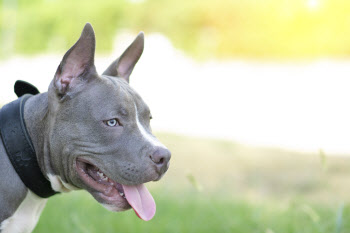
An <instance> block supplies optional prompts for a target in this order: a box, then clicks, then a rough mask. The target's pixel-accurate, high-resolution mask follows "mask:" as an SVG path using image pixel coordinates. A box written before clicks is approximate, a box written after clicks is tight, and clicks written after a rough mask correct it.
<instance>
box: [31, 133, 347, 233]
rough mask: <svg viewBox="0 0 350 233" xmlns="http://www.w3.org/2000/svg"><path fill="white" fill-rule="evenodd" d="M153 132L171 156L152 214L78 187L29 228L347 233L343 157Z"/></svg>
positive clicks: (53, 203) (37, 232) (59, 198)
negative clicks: (109, 203)
mask: <svg viewBox="0 0 350 233" xmlns="http://www.w3.org/2000/svg"><path fill="white" fill-rule="evenodd" d="M158 136H159V137H160V138H161V140H162V141H163V142H165V144H167V145H168V146H169V148H170V149H171V150H172V153H173V158H172V164H171V168H170V170H169V172H168V174H167V175H166V176H165V177H164V178H163V179H162V180H161V181H160V182H156V183H150V184H148V185H147V186H148V187H149V189H150V191H151V193H152V194H153V196H154V198H155V200H156V203H157V213H156V216H155V217H154V219H152V220H151V221H149V222H144V221H142V220H140V219H139V218H137V217H136V215H135V214H134V212H133V211H127V212H123V213H112V212H109V211H107V210H105V209H104V208H103V207H102V206H100V205H99V204H98V203H97V202H96V201H95V200H94V199H93V198H92V197H91V196H90V195H89V194H88V193H87V192H85V191H76V192H72V193H69V194H60V195H57V196H55V197H53V198H51V199H50V200H49V201H48V204H47V206H46V208H45V209H44V211H43V213H42V216H41V218H40V221H39V223H38V225H37V227H36V229H35V231H34V232H35V233H40V232H152V233H157V232H167V233H172V232H179V233H180V232H181V233H183V232H235V233H245V232H249V233H260V232H261V233H278V232H280V233H304V232H305V233H314V232H315V233H321V232H322V233H323V232H324V233H333V232H334V233H346V232H350V205H349V204H348V203H349V200H350V199H349V196H350V195H349V194H350V189H349V187H350V181H349V180H350V173H349V169H348V168H349V166H350V160H349V158H348V157H330V156H327V155H325V154H324V153H323V152H322V154H323V155H321V156H320V155H319V154H301V153H296V152H290V151H284V150H280V149H269V148H254V147H248V146H243V145H239V144H236V143H232V142H227V141H220V140H210V139H200V138H190V137H183V136H176V135H169V134H160V135H158ZM325 165H326V166H325Z"/></svg>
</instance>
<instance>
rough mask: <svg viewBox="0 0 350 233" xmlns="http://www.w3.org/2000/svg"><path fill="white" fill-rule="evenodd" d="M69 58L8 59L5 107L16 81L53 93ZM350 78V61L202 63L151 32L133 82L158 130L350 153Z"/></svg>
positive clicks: (1, 69)
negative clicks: (57, 73)
mask: <svg viewBox="0 0 350 233" xmlns="http://www.w3.org/2000/svg"><path fill="white" fill-rule="evenodd" d="M119 38H120V39H119V40H118V41H120V40H122V42H119V43H117V44H118V47H117V48H116V50H115V52H113V54H114V56H113V55H111V56H108V57H98V58H97V59H96V66H97V69H98V71H100V72H102V71H103V69H104V67H107V66H108V65H109V63H110V62H111V61H112V59H114V58H116V57H117V55H119V54H120V53H119V51H121V48H125V46H126V43H129V42H131V41H132V39H133V38H131V37H129V36H122V37H119ZM125 40H126V41H127V42H125ZM97 42H98V38H97ZM67 49H68V48H67ZM62 56H63V53H62ZM62 56H61V55H59V56H57V55H52V56H45V57H36V58H14V59H11V60H7V61H2V62H1V63H0V74H1V76H2V77H1V79H2V83H1V86H0V93H1V95H0V102H8V101H10V100H12V99H14V98H15V95H14V94H13V93H12V87H13V84H14V81H15V80H16V79H23V80H27V81H30V82H32V83H33V84H35V85H37V86H38V87H39V89H40V90H41V91H45V90H47V86H48V85H49V83H50V81H51V79H52V77H53V75H54V72H55V71H56V68H57V66H58V64H59V62H60V59H61V57H62ZM349 76H350V61H335V60H318V61H314V62H305V63H303V62H300V63H284V64H281V63H276V62H271V63H259V62H252V61H250V62H249V61H238V60H233V61H226V62H219V61H215V60H214V61H209V62H205V63H199V62H195V61H193V60H192V59H190V58H188V57H186V56H184V55H183V54H182V53H181V52H179V51H177V50H175V49H174V48H173V47H172V46H171V44H170V43H169V42H168V40H166V39H165V38H164V37H162V36H160V35H146V48H145V52H144V54H143V56H142V57H141V60H140V62H139V64H138V65H137V66H136V69H135V71H134V72H133V74H132V76H131V85H132V86H133V87H134V88H135V89H136V90H137V91H138V92H139V93H140V94H141V95H142V96H143V98H144V99H145V100H146V102H147V103H148V104H149V106H150V107H151V110H152V112H153V113H152V114H153V117H154V119H153V122H152V124H153V128H154V130H155V131H171V132H175V133H183V134H190V135H198V136H204V137H219V138H225V139H230V140H236V141H238V142H243V143H247V144H254V145H264V146H278V147H283V148H288V149H295V150H301V151H318V150H319V149H321V148H322V149H323V150H324V151H325V152H326V153H331V152H347V153H350V107H349V103H350V91H349V90H350V88H349V87H350V78H349Z"/></svg>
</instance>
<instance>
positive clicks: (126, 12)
mask: <svg viewBox="0 0 350 233" xmlns="http://www.w3.org/2000/svg"><path fill="white" fill-rule="evenodd" d="M0 8H1V9H0V12H1V17H0V32H1V35H0V36H1V37H0V40H1V43H2V49H1V50H0V51H1V55H2V56H4V55H5V56H6V55H7V54H10V53H21V54H34V53H42V52H57V51H62V50H65V49H67V47H69V46H70V45H71V44H72V43H74V42H75V40H76V39H77V37H78V36H79V34H80V31H81V30H82V28H83V25H84V23H85V22H91V23H92V25H93V26H94V28H95V30H96V33H97V35H98V44H97V50H98V51H99V52H107V51H109V50H110V49H111V47H112V44H113V43H112V42H113V39H114V37H115V36H116V34H117V32H118V30H120V29H125V28H128V29H131V30H134V31H135V33H137V31H140V30H143V31H145V32H146V33H149V32H160V33H163V34H165V35H166V36H167V37H169V38H170V39H171V41H172V42H173V44H174V45H175V47H177V48H180V49H183V50H185V51H186V52H188V53H189V54H191V55H193V56H195V57H197V58H211V57H219V58H228V57H237V56H239V57H254V58H257V57H258V58H300V57H302V58H304V57H316V56H337V57H344V56H347V55H348V54H349V52H350V14H349V12H350V2H349V1H346V0H216V1H214V0H200V1H199V0H177V1H174V0H144V1H142V0H103V1H88V0H72V1H66V0H2V1H1V3H0Z"/></svg>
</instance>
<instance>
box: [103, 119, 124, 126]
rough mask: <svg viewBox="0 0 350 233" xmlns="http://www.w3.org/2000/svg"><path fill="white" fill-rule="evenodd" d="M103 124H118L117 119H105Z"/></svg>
mask: <svg viewBox="0 0 350 233" xmlns="http://www.w3.org/2000/svg"><path fill="white" fill-rule="evenodd" d="M105 124H106V125H107V126H110V127H115V126H117V125H120V124H119V122H118V120H117V119H111V120H108V121H105Z"/></svg>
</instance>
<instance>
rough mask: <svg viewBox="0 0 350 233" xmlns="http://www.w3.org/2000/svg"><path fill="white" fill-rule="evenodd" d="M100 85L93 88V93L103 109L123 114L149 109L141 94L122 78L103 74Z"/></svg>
mask: <svg viewBox="0 0 350 233" xmlns="http://www.w3.org/2000/svg"><path fill="white" fill-rule="evenodd" d="M98 86H99V88H96V87H95V88H92V89H94V91H93V93H91V94H92V95H94V99H95V101H96V103H95V104H97V105H99V106H101V108H100V109H101V111H102V109H106V110H107V111H108V110H109V111H111V110H113V111H118V114H121V115H128V114H134V113H135V111H137V112H144V111H149V109H148V106H147V105H146V103H145V102H144V101H143V100H142V98H141V97H140V95H139V94H138V93H137V92H136V91H135V90H134V89H132V88H131V87H130V86H129V84H128V83H127V82H125V81H124V80H123V79H121V78H116V77H110V76H105V75H102V76H101V79H100V83H99V84H98ZM135 108H136V109H135ZM104 114H106V113H104Z"/></svg>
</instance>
